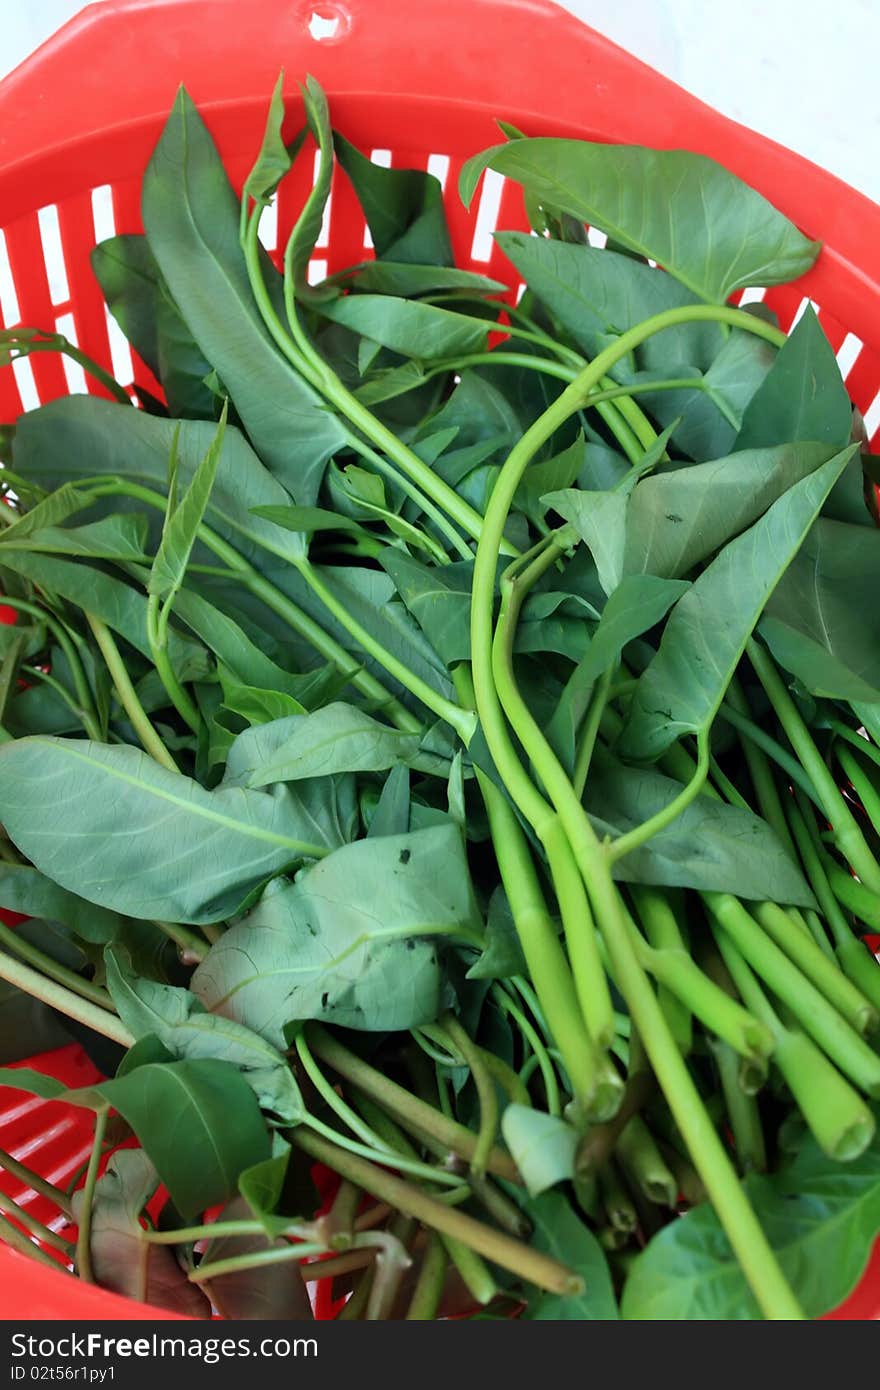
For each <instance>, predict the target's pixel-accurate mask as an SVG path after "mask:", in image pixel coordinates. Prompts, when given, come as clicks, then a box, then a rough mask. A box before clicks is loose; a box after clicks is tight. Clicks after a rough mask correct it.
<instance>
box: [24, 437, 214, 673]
mask: <svg viewBox="0 0 880 1390" xmlns="http://www.w3.org/2000/svg"><path fill="white" fill-rule="evenodd" d="M132 414H134V411H132ZM0 566H3V567H4V568H6V569H10V570H13V571H14V572H15V573H16V574H21V575H24V576H25V577H26V578H28V579H32V580H33V582H34V583H35V584H39V585H40V586H41V587H42V588H45V589H48V590H50V591H51V592H52V593H54V594H57V595H58V596H59V597H60V598H63V599H67V600H68V601H69V602H70V603H74V604H76V605H77V607H79V608H84V609H86V610H87V611H88V612H89V613H92V614H94V616H95V617H96V618H100V619H101V621H102V622H104V623H106V624H107V626H108V627H109V628H112V630H113V631H114V632H118V633H119V635H120V637H124V638H125V640H126V641H127V642H130V643H131V645H132V646H133V647H134V648H135V650H136V651H139V652H140V653H141V655H142V656H146V657H147V658H149V657H150V643H149V641H148V638H147V600H146V598H145V597H144V595H143V594H142V593H139V592H138V590H137V589H134V588H132V587H131V585H130V584H126V583H125V582H124V581H123V580H121V579H115V578H114V577H113V576H112V575H109V574H105V573H104V571H103V570H99V569H94V568H93V567H92V566H90V565H82V564H79V563H78V562H77V561H76V560H65V559H61V558H60V557H58V556H55V555H32V554H30V553H28V552H27V551H24V550H13V551H2V552H0ZM168 655H169V658H170V660H171V664H172V666H173V667H174V669H175V671H176V672H177V674H178V676H179V677H180V679H181V680H184V681H188V680H198V679H199V677H200V676H203V675H206V674H207V670H208V664H207V660H206V653H205V650H204V648H203V647H202V646H200V645H199V643H198V642H194V641H193V639H192V638H191V637H188V636H186V635H185V634H183V633H180V632H178V631H177V630H176V629H174V628H169V631H168Z"/></svg>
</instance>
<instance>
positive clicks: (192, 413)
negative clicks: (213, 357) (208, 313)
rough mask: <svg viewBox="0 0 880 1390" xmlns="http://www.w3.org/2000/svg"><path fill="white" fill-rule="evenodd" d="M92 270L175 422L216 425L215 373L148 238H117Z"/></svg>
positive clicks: (104, 245) (95, 255)
mask: <svg viewBox="0 0 880 1390" xmlns="http://www.w3.org/2000/svg"><path fill="white" fill-rule="evenodd" d="M91 261H92V270H93V271H94V272H95V277H96V279H97V281H98V284H99V285H100V286H101V290H102V292H103V295H104V298H105V299H106V301H107V307H108V308H109V310H110V312H111V314H112V315H113V317H114V318H115V319H116V322H117V323H118V324H119V326H120V328H121V329H122V331H123V333H124V334H125V336H126V338H127V339H128V341H129V342H130V343H131V345H132V347H133V348H134V349H135V351H136V352H137V353H138V355H139V356H140V357H142V358H143V360H144V361H145V362H146V364H147V366H148V367H149V368H150V370H151V371H152V373H153V375H154V376H156V377H158V379H159V381H160V382H161V383H162V389H163V390H164V392H165V399H166V400H167V402H168V410H169V413H170V415H171V416H172V417H176V416H179V415H186V416H187V417H188V418H189V419H196V420H212V419H213V418H214V398H213V396H212V394H211V392H210V390H209V389H208V387H207V386H206V385H205V377H206V376H207V375H208V373H209V372H210V370H211V366H210V363H209V362H208V361H207V360H206V359H205V357H204V356H203V354H202V353H201V351H200V350H199V348H198V347H197V345H196V343H195V340H194V338H193V336H192V334H191V333H190V331H189V329H188V328H187V326H186V324H185V323H184V321H183V319H182V317H181V315H180V311H179V310H178V308H177V306H176V305H175V303H174V301H173V300H172V298H171V295H170V294H169V292H168V288H167V286H166V285H165V283H164V281H163V279H162V276H161V275H160V273H159V267H158V266H157V265H156V261H155V258H154V256H153V253H152V251H151V250H150V248H149V246H148V245H147V239H146V237H145V236H132V235H124V236H114V237H110V238H108V240H106V241H102V242H101V243H100V245H98V246H96V247H95V248H94V250H93V251H92V256H91Z"/></svg>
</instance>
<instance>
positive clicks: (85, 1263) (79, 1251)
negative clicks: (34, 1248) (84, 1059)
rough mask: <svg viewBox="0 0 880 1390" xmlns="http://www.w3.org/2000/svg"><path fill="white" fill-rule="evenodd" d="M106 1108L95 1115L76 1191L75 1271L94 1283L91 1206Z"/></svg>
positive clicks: (102, 1148) (87, 1281) (106, 1113)
mask: <svg viewBox="0 0 880 1390" xmlns="http://www.w3.org/2000/svg"><path fill="white" fill-rule="evenodd" d="M107 1115H108V1111H107V1110H99V1111H98V1113H97V1115H96V1116H95V1137H94V1140H93V1141H92V1153H91V1157H90V1159H89V1166H88V1168H87V1169H86V1180H85V1183H84V1184H83V1188H82V1192H80V1193H77V1196H78V1197H79V1198H80V1202H78V1203H77V1206H78V1208H79V1209H78V1211H77V1227H78V1230H77V1237H76V1271H77V1274H78V1275H79V1277H80V1279H83V1280H85V1282H86V1283H87V1284H94V1282H95V1276H94V1272H93V1270H92V1250H91V1238H92V1206H93V1204H94V1200H95V1187H96V1185H97V1182H98V1169H99V1168H100V1165H101V1156H102V1154H103V1150H104V1133H105V1131H106V1129H107Z"/></svg>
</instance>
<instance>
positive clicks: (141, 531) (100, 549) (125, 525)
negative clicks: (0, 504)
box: [0, 514, 148, 564]
mask: <svg viewBox="0 0 880 1390" xmlns="http://www.w3.org/2000/svg"><path fill="white" fill-rule="evenodd" d="M147 530H148V527H147V521H146V518H145V517H143V516H137V515H130V514H128V515H122V516H104V517H101V518H100V519H99V520H98V521H90V522H86V524H85V525H84V526H43V527H40V528H39V529H37V530H34V531H32V532H31V534H30V535H29V536H27V537H25V538H23V539H21V540H19V539H18V538H17V537H15V536H12V535H10V534H9V533H8V532H7V533H6V535H5V536H4V537H3V542H4V543H3V546H2V548H0V559H2V554H3V552H4V551H6V550H8V549H10V548H11V549H13V550H16V549H18V548H19V547H21V548H22V549H24V550H36V551H41V552H43V553H44V554H50V555H78V556H81V557H83V558H85V559H91V560H122V561H127V562H129V563H132V564H138V563H143V562H145V561H146V560H147V556H146V554H145V553H144V552H145V550H146V546H147ZM7 537H8V539H7Z"/></svg>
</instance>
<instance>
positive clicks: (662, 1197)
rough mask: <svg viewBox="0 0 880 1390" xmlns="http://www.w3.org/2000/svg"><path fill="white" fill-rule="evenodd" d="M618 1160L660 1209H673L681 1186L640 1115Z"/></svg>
mask: <svg viewBox="0 0 880 1390" xmlns="http://www.w3.org/2000/svg"><path fill="white" fill-rule="evenodd" d="M614 1153H615V1157H616V1158H617V1161H618V1163H619V1164H620V1166H621V1167H622V1168H623V1171H624V1173H626V1175H627V1177H628V1179H629V1181H630V1183H631V1184H635V1186H637V1187H638V1188H639V1190H640V1191H641V1193H642V1194H643V1196H644V1197H645V1198H646V1199H647V1200H648V1201H649V1202H653V1203H655V1205H657V1206H662V1207H674V1206H675V1200H676V1197H677V1196H678V1185H677V1183H676V1181H675V1178H674V1177H673V1175H672V1173H671V1172H670V1171H669V1167H668V1165H667V1164H666V1162H665V1161H664V1159H663V1156H662V1154H661V1153H660V1150H659V1149H658V1148H657V1145H656V1144H655V1142H654V1138H653V1136H652V1134H651V1131H650V1130H649V1129H648V1126H647V1125H646V1124H645V1122H644V1120H643V1119H642V1117H641V1115H633V1117H632V1119H631V1120H630V1121H629V1123H628V1124H627V1125H626V1126H625V1128H624V1130H623V1132H622V1133H621V1136H620V1138H619V1139H618V1141H617V1144H616V1146H615V1150H614Z"/></svg>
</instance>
